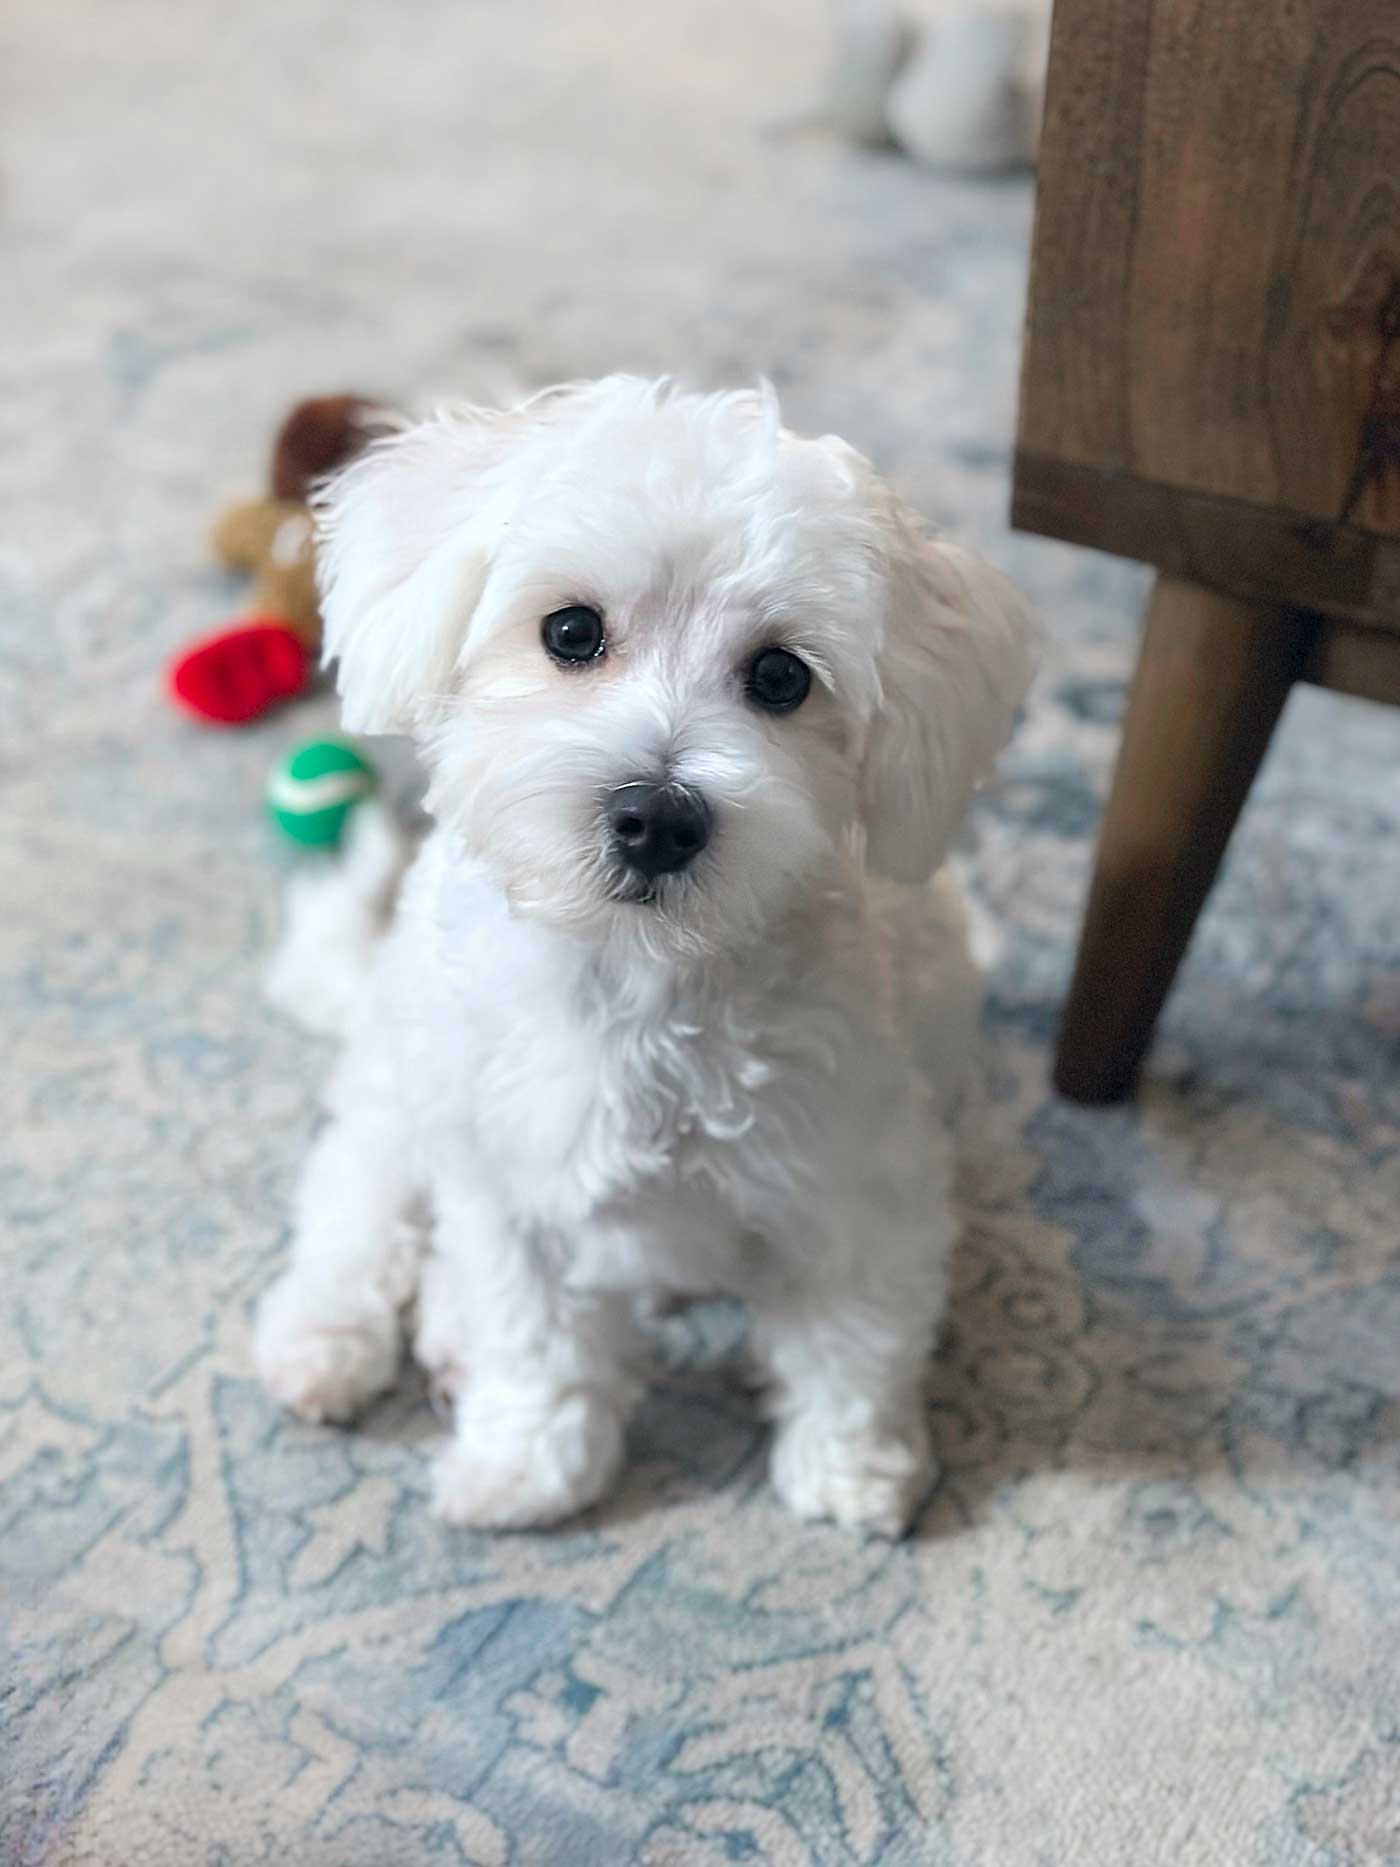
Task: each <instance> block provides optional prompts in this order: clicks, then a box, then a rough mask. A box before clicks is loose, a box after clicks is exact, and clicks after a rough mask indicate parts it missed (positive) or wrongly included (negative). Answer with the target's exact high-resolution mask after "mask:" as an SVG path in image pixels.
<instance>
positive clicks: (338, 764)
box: [265, 739, 379, 849]
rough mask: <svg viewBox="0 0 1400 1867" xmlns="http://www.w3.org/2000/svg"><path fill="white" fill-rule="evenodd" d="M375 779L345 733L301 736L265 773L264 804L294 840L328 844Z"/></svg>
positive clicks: (373, 786) (319, 845) (336, 838)
mask: <svg viewBox="0 0 1400 1867" xmlns="http://www.w3.org/2000/svg"><path fill="white" fill-rule="evenodd" d="M378 784H379V774H378V773H377V772H376V771H375V769H374V767H373V765H371V764H370V762H369V760H368V759H367V758H365V757H364V755H363V754H362V753H360V752H358V751H356V749H355V747H354V746H353V745H351V744H350V743H349V741H348V740H345V739H304V740H303V741H302V743H301V744H300V745H299V746H294V747H293V748H292V750H291V751H290V752H288V753H287V754H286V756H285V757H284V758H280V759H278V761H277V763H276V764H275V765H274V766H273V768H272V770H271V772H270V773H269V774H268V780H267V789H266V793H265V795H266V798H267V807H268V809H269V810H270V811H271V812H272V818H273V821H274V823H276V825H277V827H278V828H279V829H280V830H282V831H283V832H284V833H285V834H286V835H287V836H290V837H291V839H292V841H293V842H294V843H302V844H304V845H306V847H308V848H317V849H320V848H330V847H331V846H333V845H334V844H336V843H338V842H339V841H340V838H341V833H342V832H343V831H344V829H345V824H346V820H347V818H348V817H349V815H350V812H351V811H352V810H353V809H354V808H355V806H356V804H358V803H359V801H360V799H361V798H362V797H368V796H369V794H370V792H371V791H373V790H375V789H376V788H377V786H378Z"/></svg>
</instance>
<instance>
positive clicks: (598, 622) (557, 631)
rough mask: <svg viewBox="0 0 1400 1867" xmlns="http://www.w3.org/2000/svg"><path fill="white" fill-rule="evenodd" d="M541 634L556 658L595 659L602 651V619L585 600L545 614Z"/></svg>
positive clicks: (570, 659)
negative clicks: (584, 602)
mask: <svg viewBox="0 0 1400 1867" xmlns="http://www.w3.org/2000/svg"><path fill="white" fill-rule="evenodd" d="M541 634H542V636H543V638H544V645H545V647H546V648H547V649H548V650H549V652H550V654H551V655H553V657H554V659H555V660H556V661H562V662H566V663H572V662H579V661H596V660H597V659H598V657H599V655H601V654H602V652H603V618H602V617H601V616H600V615H599V614H598V612H597V610H596V609H589V608H588V607H587V605H586V604H583V603H572V604H570V606H569V608H568V609H556V610H555V612H554V614H553V615H552V616H546V617H545V619H544V626H543V628H542V630H541Z"/></svg>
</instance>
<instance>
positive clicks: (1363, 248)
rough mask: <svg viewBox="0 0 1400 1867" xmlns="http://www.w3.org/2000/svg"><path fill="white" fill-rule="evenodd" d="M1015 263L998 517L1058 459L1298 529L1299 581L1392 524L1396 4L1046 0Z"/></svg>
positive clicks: (1347, 559) (1023, 511)
mask: <svg viewBox="0 0 1400 1867" xmlns="http://www.w3.org/2000/svg"><path fill="white" fill-rule="evenodd" d="M1033 271H1034V285H1033V289H1032V295H1031V304H1030V315H1029V320H1028V326H1027V339H1026V365H1025V373H1024V387H1023V401H1022V411H1021V427H1020V451H1021V456H1022V458H1021V460H1020V461H1018V480H1019V481H1020V482H1021V491H1020V493H1019V496H1018V504H1017V519H1018V522H1020V523H1022V524H1025V525H1026V526H1027V527H1028V528H1029V529H1039V528H1041V527H1043V526H1045V523H1046V516H1047V514H1046V508H1047V506H1053V503H1054V502H1055V500H1056V499H1057V498H1062V497H1064V494H1063V492H1062V491H1061V489H1059V488H1058V487H1057V486H1056V484H1055V483H1054V476H1053V474H1052V473H1050V471H1049V470H1050V468H1051V467H1054V466H1059V467H1064V466H1066V465H1071V466H1073V465H1078V466H1081V467H1084V468H1086V469H1094V470H1097V471H1099V472H1109V473H1112V474H1113V475H1115V476H1116V477H1117V478H1118V479H1120V480H1121V479H1123V478H1127V479H1128V480H1130V481H1131V482H1133V483H1138V482H1143V483H1145V485H1144V486H1142V487H1140V488H1139V493H1140V496H1139V499H1138V502H1137V503H1138V508H1139V510H1140V511H1143V512H1147V513H1149V514H1151V515H1152V518H1151V521H1150V522H1151V523H1159V524H1160V525H1161V526H1162V527H1163V529H1164V530H1166V531H1168V532H1169V533H1170V532H1171V531H1173V530H1174V529H1179V524H1180V521H1179V515H1178V513H1177V511H1176V509H1175V508H1174V506H1173V502H1172V499H1171V494H1172V493H1173V492H1183V491H1184V492H1188V493H1190V494H1192V495H1193V496H1195V498H1196V499H1197V501H1198V502H1200V501H1202V500H1205V501H1209V500H1214V499H1218V500H1222V501H1229V502H1240V503H1242V504H1244V505H1248V506H1254V507H1262V508H1266V509H1269V510H1270V512H1271V515H1272V516H1273V518H1274V519H1275V521H1276V522H1280V523H1282V524H1287V523H1288V522H1289V521H1290V520H1295V521H1311V522H1312V528H1311V531H1310V532H1309V531H1308V529H1307V528H1306V527H1305V526H1300V527H1299V529H1298V531H1297V532H1296V534H1295V542H1296V545H1297V549H1298V552H1299V553H1300V554H1301V555H1303V556H1304V557H1305V558H1306V559H1307V560H1308V561H1309V562H1311V563H1313V564H1315V565H1316V566H1318V568H1319V572H1320V575H1319V578H1318V581H1319V582H1324V581H1325V579H1326V574H1327V572H1328V570H1329V569H1330V567H1331V564H1332V562H1333V560H1336V562H1337V563H1338V564H1340V565H1342V566H1346V565H1348V564H1351V565H1354V564H1355V563H1356V562H1357V561H1359V560H1361V559H1363V558H1365V557H1366V555H1367V542H1366V541H1367V539H1368V538H1369V537H1371V536H1373V535H1374V534H1377V533H1381V534H1400V5H1397V4H1396V0H1059V4H1058V5H1057V7H1056V13H1055V27H1054V33H1053V39H1052V53H1051V79H1050V97H1049V104H1048V108H1047V115H1046V123H1045V131H1044V137H1043V141H1042V146H1041V196H1040V209H1039V213H1038V217H1037V227H1036V238H1035V252H1034V266H1033ZM1238 517H1239V513H1238V506H1237V505H1235V506H1227V507H1225V508H1224V509H1223V510H1222V511H1221V512H1220V514H1219V516H1218V523H1219V524H1220V525H1222V526H1226V527H1228V525H1229V524H1230V522H1231V519H1232V518H1234V519H1236V520H1237V519H1238ZM1047 528H1048V527H1047ZM1101 531H1102V532H1103V533H1106V534H1107V535H1108V536H1109V537H1110V538H1112V537H1115V536H1116V537H1117V538H1118V539H1119V540H1120V542H1118V543H1117V544H1111V545H1110V548H1113V549H1118V550H1124V551H1129V552H1131V554H1132V555H1141V554H1143V553H1142V550H1141V539H1140V538H1139V539H1137V540H1133V539H1132V537H1131V534H1130V530H1129V529H1128V528H1127V527H1126V525H1125V523H1124V520H1123V519H1122V517H1121V515H1120V516H1119V517H1118V518H1117V519H1115V520H1113V521H1112V522H1109V521H1105V523H1104V525H1103V526H1102V527H1101ZM1173 568H1176V569H1181V570H1188V566H1187V565H1186V564H1185V563H1184V562H1183V561H1182V554H1181V552H1180V551H1179V550H1178V552H1177V561H1176V563H1175V564H1174V566H1173ZM1207 568H1211V567H1209V566H1208V567H1207ZM1188 574H1189V571H1188ZM1386 576H1387V579H1388V580H1391V581H1394V580H1396V572H1395V568H1394V565H1393V563H1392V564H1391V565H1390V566H1388V568H1387V572H1386ZM1240 581H1241V578H1240V576H1239V575H1238V574H1237V575H1236V577H1235V582H1236V584H1237V585H1238V584H1239V583H1240ZM1357 582H1358V579H1357V578H1356V577H1355V576H1354V577H1353V586H1355V585H1356V584H1357ZM1359 585H1360V587H1359V589H1356V588H1355V587H1354V588H1353V590H1351V591H1349V592H1348V594H1347V597H1346V598H1345V601H1346V602H1348V603H1349V602H1351V601H1352V600H1353V597H1354V599H1355V603H1356V607H1357V608H1358V609H1360V610H1363V611H1364V612H1365V613H1367V614H1368V615H1369V616H1370V617H1371V619H1372V620H1373V621H1374V622H1376V623H1378V624H1380V623H1385V624H1389V622H1390V621H1391V614H1390V612H1389V610H1388V608H1387V600H1386V597H1385V594H1384V593H1383V592H1377V591H1376V590H1374V589H1373V588H1372V586H1371V582H1370V579H1369V577H1363V578H1361V579H1359ZM1331 600H1332V601H1333V603H1334V604H1337V605H1338V606H1340V604H1341V602H1342V600H1343V599H1337V598H1332V599H1331Z"/></svg>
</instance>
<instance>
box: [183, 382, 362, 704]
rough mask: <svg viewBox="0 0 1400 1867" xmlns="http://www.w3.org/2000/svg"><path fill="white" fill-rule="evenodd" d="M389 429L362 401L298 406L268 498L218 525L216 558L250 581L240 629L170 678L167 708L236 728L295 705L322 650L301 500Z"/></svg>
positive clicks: (186, 654) (321, 399)
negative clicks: (174, 706) (178, 708)
mask: <svg viewBox="0 0 1400 1867" xmlns="http://www.w3.org/2000/svg"><path fill="white" fill-rule="evenodd" d="M390 425H391V423H390V420H389V417H388V416H387V415H386V413H385V411H384V410H383V409H382V408H381V407H379V406H378V405H376V404H375V403H373V402H371V401H368V400H367V399H366V398H364V397H363V396H354V395H328V396H317V397H314V398H313V399H311V400H310V401H306V402H301V403H298V405H297V406H296V407H295V408H294V409H293V410H292V412H291V414H290V415H289V416H288V417H287V419H286V421H285V422H283V424H282V426H281V428H280V430H279V431H278V434H277V437H276V440H275V441H274V443H273V449H272V461H271V470H270V473H269V476H268V477H269V484H270V488H271V490H270V493H269V495H268V496H267V497H265V498H261V499H252V500H248V501H246V502H245V503H243V504H240V505H236V506H230V507H229V509H228V510H227V511H226V512H224V513H222V514H221V515H220V517H219V518H218V519H217V520H216V522H215V525H214V530H213V535H212V541H213V545H214V550H215V552H216V553H217V555H218V557H219V558H220V559H221V561H222V562H223V563H224V564H225V565H226V566H227V567H228V568H229V569H230V570H238V571H245V572H247V573H248V574H249V575H250V576H251V577H252V580H253V582H252V587H251V589H250V591H249V601H248V608H247V611H246V613H245V615H244V616H243V617H242V618H240V620H238V621H237V622H233V623H230V624H228V625H227V626H226V627H224V628H222V629H219V630H216V631H215V632H214V633H213V634H211V635H207V636H204V637H203V638H201V640H199V641H197V642H195V643H193V644H192V645H191V646H190V647H189V648H187V649H185V650H184V651H183V652H182V653H181V654H180V655H178V656H177V657H176V659H175V660H174V662H173V663H172V664H171V666H170V669H169V671H168V685H169V690H170V694H171V697H172V699H174V700H175V702H176V703H177V704H178V705H180V706H182V707H183V708H184V709H185V710H186V711H187V712H189V713H192V714H194V715H195V716H196V717H197V718H199V719H202V720H206V721H210V722H212V723H214V724H217V725H221V726H241V725H244V724H246V723H247V722H248V721H250V720H255V719H257V718H258V717H259V716H260V715H261V714H263V713H266V712H267V711H268V710H269V709H270V708H272V707H274V706H277V705H279V704H280V703H281V702H283V701H286V700H290V699H292V698H294V696H295V695H297V694H299V693H300V692H301V691H302V689H303V688H304V687H305V686H306V685H307V683H308V682H309V681H310V679H311V675H312V671H313V669H314V667H315V664H316V657H317V655H318V653H319V652H320V646H321V615H320V610H319V609H318V607H317V601H316V557H315V526H314V524H313V521H312V516H311V511H310V507H309V506H308V504H307V500H308V498H309V496H310V493H311V489H312V488H313V486H314V485H315V484H316V482H317V481H318V480H320V479H322V478H323V477H324V476H325V475H326V474H328V473H332V472H334V471H335V469H336V468H337V467H342V466H344V465H345V464H346V463H347V462H348V461H351V460H353V459H354V458H355V456H356V455H357V454H360V453H362V452H363V451H364V449H365V448H366V447H368V446H369V444H370V442H371V441H373V440H374V439H375V438H376V437H377V436H379V435H382V434H385V433H387V432H388V430H389V427H390Z"/></svg>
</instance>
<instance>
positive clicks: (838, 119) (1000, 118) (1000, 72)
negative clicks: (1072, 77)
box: [827, 0, 1050, 175]
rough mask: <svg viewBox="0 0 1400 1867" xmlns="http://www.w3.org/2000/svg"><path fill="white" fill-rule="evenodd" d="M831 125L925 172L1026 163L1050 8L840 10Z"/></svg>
mask: <svg viewBox="0 0 1400 1867" xmlns="http://www.w3.org/2000/svg"><path fill="white" fill-rule="evenodd" d="M835 30H836V47H835V58H834V61H833V72H832V83H831V91H830V95H829V97H828V100H827V114H828V118H829V121H830V122H831V123H832V124H833V125H834V127H835V128H836V129H837V131H838V132H839V133H840V134H841V135H844V136H846V137H848V138H849V139H850V140H851V141H853V142H860V143H879V142H885V141H889V140H893V141H894V142H895V143H897V144H898V145H899V147H900V148H901V149H903V150H904V152H905V154H906V155H909V156H912V157H913V158H914V159H915V160H916V161H918V162H922V163H924V164H926V165H927V166H928V167H930V168H940V169H948V170H952V171H955V172H958V173H962V174H971V175H986V174H997V173H1001V172H1004V171H1005V170H1007V169H1013V168H1018V167H1021V166H1023V165H1025V164H1029V163H1033V162H1034V161H1035V159H1036V153H1037V148H1038V144H1039V135H1040V117H1041V110H1042V105H1043V101H1044V91H1045V65H1046V58H1047V54H1048V50H1049V40H1050V0H924V3H923V4H922V5H921V6H919V7H918V9H917V11H916V12H914V13H908V12H905V11H903V10H901V8H900V7H899V6H898V5H897V4H896V3H895V0H840V3H839V5H838V7H837V9H836V29H835Z"/></svg>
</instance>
